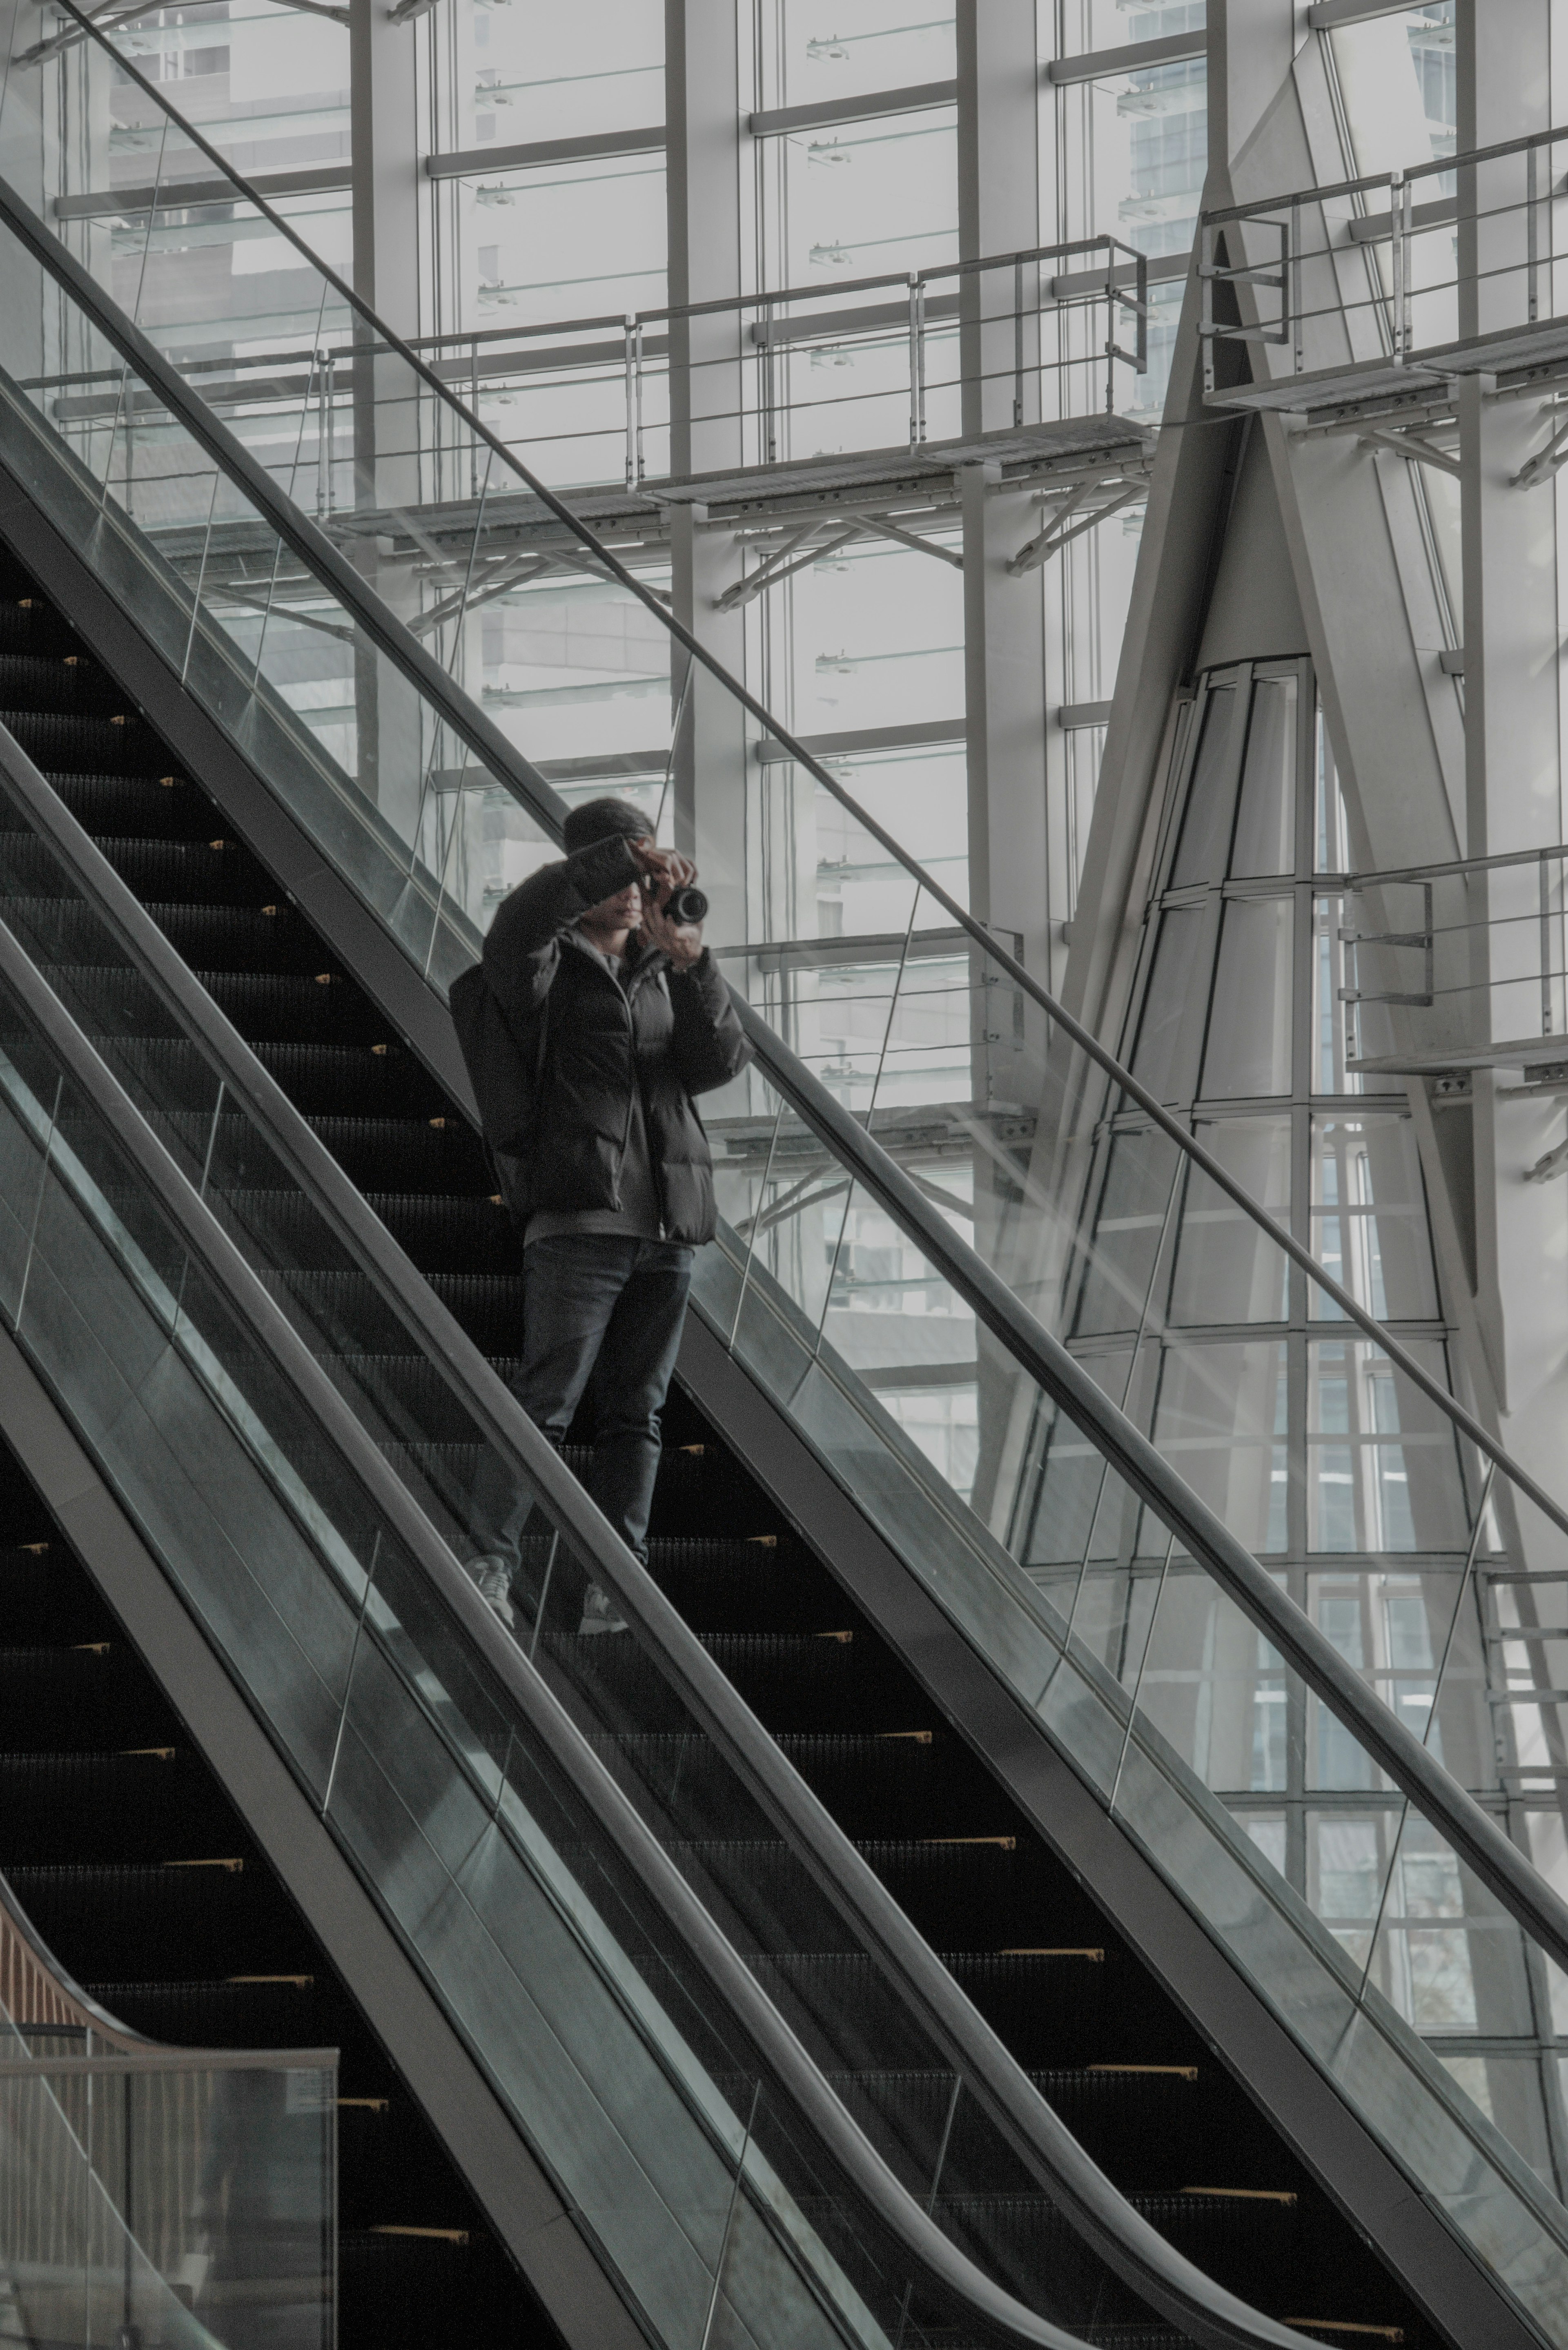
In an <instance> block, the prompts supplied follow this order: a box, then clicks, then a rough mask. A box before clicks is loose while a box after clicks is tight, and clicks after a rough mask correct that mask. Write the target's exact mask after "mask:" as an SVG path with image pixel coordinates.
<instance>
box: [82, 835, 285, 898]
mask: <svg viewBox="0 0 1568 2350" xmlns="http://www.w3.org/2000/svg"><path fill="white" fill-rule="evenodd" d="M102 847H103V853H104V855H105V857H106V858H108V859H109V863H110V864H111V865H112V866H113V868H114V869H115V871H116V872H117V873H118V874H119V878H120V879H121V880H122V881H123V882H124V883H125V885H126V887H127V888H128V889H131V890H132V891H134V893H135V895H136V896H137V897H139V898H140V899H142V900H143V902H146V901H148V900H150V899H159V900H161V901H165V902H168V903H170V904H175V905H183V904H192V905H218V906H257V905H262V904H264V903H266V902H267V901H268V900H270V899H271V898H272V897H273V896H274V894H275V885H274V884H272V883H270V882H269V881H268V880H267V879H266V877H265V874H264V873H263V872H262V870H261V868H260V867H259V866H258V865H257V864H256V862H255V860H254V858H253V857H252V856H251V855H250V854H249V852H248V851H247V850H245V849H244V848H242V847H241V846H240V844H239V843H238V842H237V841H234V840H231V839H229V838H228V837H226V836H224V835H223V834H214V835H213V838H212V839H210V840H106V841H104V842H103V843H102Z"/></svg>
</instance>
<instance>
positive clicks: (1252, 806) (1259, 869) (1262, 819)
mask: <svg viewBox="0 0 1568 2350" xmlns="http://www.w3.org/2000/svg"><path fill="white" fill-rule="evenodd" d="M1295 769H1296V681H1295V679H1294V678H1293V677H1265V678H1260V679H1259V681H1258V683H1257V685H1256V687H1255V688H1254V690H1253V693H1252V717H1251V724H1250V726H1249V727H1248V729H1247V760H1246V764H1245V766H1244V767H1243V769H1242V771H1241V805H1240V806H1239V807H1238V809H1237V812H1236V841H1235V846H1234V847H1233V848H1232V850H1231V872H1232V873H1233V874H1235V875H1236V876H1237V877H1238V878H1239V879H1248V878H1250V877H1251V875H1253V874H1262V873H1293V872H1294V871H1295V864H1296V855H1295V816H1296V794H1295Z"/></svg>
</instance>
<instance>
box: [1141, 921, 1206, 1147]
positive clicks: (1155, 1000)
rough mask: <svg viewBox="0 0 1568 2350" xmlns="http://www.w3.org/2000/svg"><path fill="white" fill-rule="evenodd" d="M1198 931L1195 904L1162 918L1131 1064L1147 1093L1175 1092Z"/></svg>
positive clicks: (1163, 1095)
mask: <svg viewBox="0 0 1568 2350" xmlns="http://www.w3.org/2000/svg"><path fill="white" fill-rule="evenodd" d="M1202 934H1203V933H1202V917H1201V914H1200V912H1199V909H1198V908H1197V907H1195V906H1176V907H1173V908H1172V909H1171V910H1170V912H1169V913H1168V914H1164V915H1162V916H1161V918H1160V925H1159V943H1158V946H1157V947H1156V949H1155V951H1154V968H1153V970H1152V971H1151V972H1150V973H1149V981H1148V993H1147V996H1146V998H1145V999H1144V1008H1143V1019H1142V1021H1141V1023H1140V1024H1139V1027H1138V1032H1137V1052H1136V1053H1135V1054H1134V1055H1133V1065H1132V1066H1133V1075H1134V1076H1135V1077H1141V1079H1142V1080H1143V1082H1144V1084H1145V1085H1146V1086H1147V1087H1148V1089H1149V1091H1150V1093H1152V1094H1158V1096H1159V1097H1160V1099H1161V1100H1162V1101H1168V1100H1171V1099H1174V1095H1173V1094H1172V1091H1171V1081H1172V1077H1173V1076H1176V1075H1177V1072H1176V1049H1177V1045H1178V1044H1179V1041H1180V1036H1181V1019H1182V1014H1183V1012H1184V1010H1185V1009H1186V1001H1187V991H1188V988H1189V986H1190V984H1191V983H1192V959H1193V956H1194V954H1195V953H1196V952H1197V950H1198V944H1199V940H1200V939H1201V937H1202ZM1178 1081H1179V1079H1178Z"/></svg>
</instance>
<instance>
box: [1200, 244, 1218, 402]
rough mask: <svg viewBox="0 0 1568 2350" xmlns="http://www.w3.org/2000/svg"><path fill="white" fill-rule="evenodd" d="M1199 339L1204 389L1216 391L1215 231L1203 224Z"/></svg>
mask: <svg viewBox="0 0 1568 2350" xmlns="http://www.w3.org/2000/svg"><path fill="white" fill-rule="evenodd" d="M1198 286H1199V306H1198V313H1199V324H1198V339H1199V342H1200V343H1201V345H1202V347H1203V389H1204V390H1205V391H1206V392H1209V391H1212V390H1213V389H1214V231H1213V230H1212V228H1210V225H1209V223H1208V222H1207V221H1205V222H1204V224H1203V231H1202V235H1201V237H1200V239H1199V255H1198Z"/></svg>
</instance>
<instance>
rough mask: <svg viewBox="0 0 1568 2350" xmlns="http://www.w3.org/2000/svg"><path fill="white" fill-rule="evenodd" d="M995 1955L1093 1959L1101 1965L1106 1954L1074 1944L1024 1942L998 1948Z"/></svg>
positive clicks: (1001, 1957)
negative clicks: (1005, 1948) (1012, 1946)
mask: <svg viewBox="0 0 1568 2350" xmlns="http://www.w3.org/2000/svg"><path fill="white" fill-rule="evenodd" d="M996 1955H997V1957H998V1958H999V1959H1093V1960H1095V1962H1096V1965H1102V1964H1103V1963H1104V1961H1105V1956H1106V1954H1105V1952H1104V1950H1085V1949H1081V1948H1079V1947H1077V1946H1075V1945H1069V1946H1067V1947H1065V1948H1064V1947H1061V1946H1058V1945H1056V1944H1054V1943H1053V1944H1051V1945H1049V1946H1043V1945H1041V1944H1039V1943H1025V1944H1023V1945H1021V1946H1018V1947H1015V1948H1012V1949H1008V1950H998V1952H997V1954H996Z"/></svg>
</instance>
